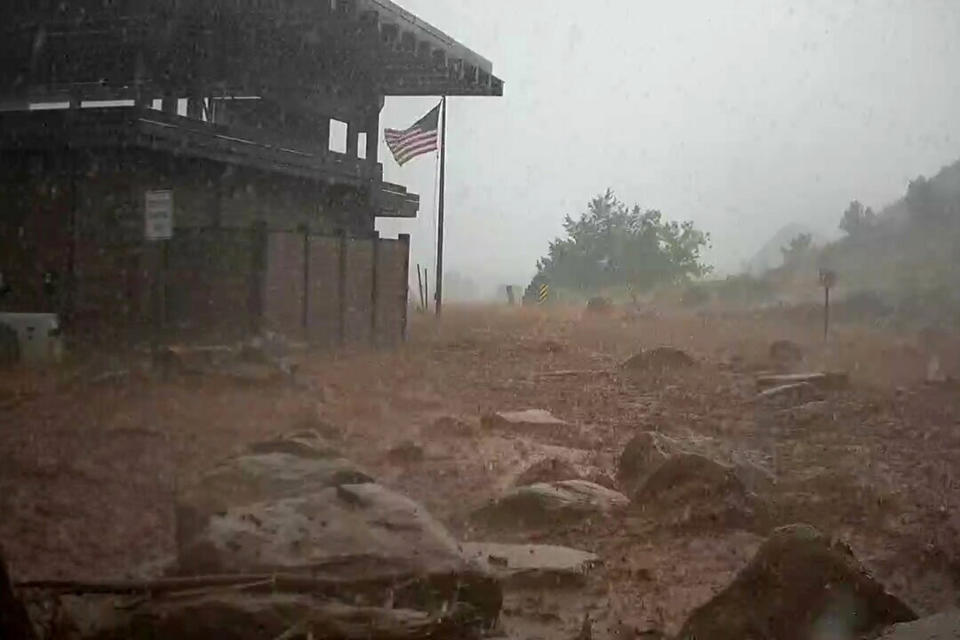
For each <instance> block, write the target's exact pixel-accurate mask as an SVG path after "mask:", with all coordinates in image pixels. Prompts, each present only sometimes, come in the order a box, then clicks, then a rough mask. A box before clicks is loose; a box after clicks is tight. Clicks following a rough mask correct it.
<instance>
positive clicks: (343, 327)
mask: <svg viewBox="0 0 960 640" xmlns="http://www.w3.org/2000/svg"><path fill="white" fill-rule="evenodd" d="M337 296H338V298H339V299H340V309H339V313H340V323H339V329H338V331H339V337H340V344H346V342H347V232H346V230H343V229H341V230H340V273H339V274H337Z"/></svg>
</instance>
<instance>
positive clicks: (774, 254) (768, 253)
mask: <svg viewBox="0 0 960 640" xmlns="http://www.w3.org/2000/svg"><path fill="white" fill-rule="evenodd" d="M805 233H809V234H810V235H811V236H813V244H814V245H816V246H820V247H822V246H824V245H826V244H827V239H826V238H825V237H824V236H823V235H821V234H819V233H817V232H816V231H814V230H813V229H811V228H810V227H808V226H806V225H803V224H800V223H798V222H791V223H790V224H788V225H786V226H785V227H783V228H782V229H780V230H779V231H777V232H776V233H775V234H774V235H773V237H772V238H770V239H769V240H767V242H766V243H764V245H763V247H761V248H760V250H759V251H757V253H756V254H755V255H754V256H753V257H752V258H750V260H748V261H747V263H746V265H745V269H744V270H745V271H746V272H747V273H749V274H751V275H761V274H763V273H765V272H767V271H769V270H771V269H776V268H777V267H779V266H780V265H782V264H783V252H782V251H781V249H782V248H783V247H785V246H787V245H789V244H790V241H791V240H793V239H794V238H796V237H797V236H799V235H802V234H805Z"/></svg>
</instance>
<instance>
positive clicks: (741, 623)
mask: <svg viewBox="0 0 960 640" xmlns="http://www.w3.org/2000/svg"><path fill="white" fill-rule="evenodd" d="M916 617H917V616H916V614H915V613H914V612H913V611H912V610H911V609H910V608H909V607H908V606H907V605H905V604H904V603H903V602H901V601H900V600H899V599H897V598H896V597H894V596H892V595H890V594H889V593H887V592H886V591H885V590H884V588H883V586H882V585H881V584H879V583H878V582H876V581H875V580H874V579H873V578H872V577H871V576H870V575H869V574H868V573H867V572H866V571H865V570H864V568H863V566H862V565H860V563H859V562H858V561H857V559H856V558H855V557H854V555H853V553H852V552H851V551H850V549H849V548H848V547H846V546H845V545H843V544H841V543H839V542H836V541H832V540H830V539H829V538H828V537H826V536H824V535H823V534H821V533H820V532H819V531H817V530H816V529H815V528H813V527H811V526H809V525H802V524H801V525H790V526H787V527H782V528H780V529H777V530H776V531H774V533H773V534H772V535H771V536H770V538H769V539H768V540H767V541H766V542H765V543H764V544H763V545H762V546H761V547H760V549H759V551H757V554H756V556H754V558H753V560H751V561H750V564H748V565H747V566H746V567H745V568H744V569H743V570H742V571H741V572H740V573H739V574H738V575H737V577H736V578H735V579H734V581H733V582H732V583H731V584H730V585H729V586H727V588H726V589H724V590H723V591H721V592H720V593H719V594H717V595H716V596H714V597H713V599H711V600H710V601H709V602H707V603H706V604H704V605H703V606H701V607H699V608H698V609H696V610H695V611H694V612H693V614H692V615H691V616H690V618H689V619H688V620H687V621H686V623H684V625H683V628H682V629H681V631H680V633H679V634H678V635H677V638H678V640H743V639H744V638H763V639H764V640H810V639H811V638H856V637H860V634H865V633H869V632H872V631H875V630H877V629H879V628H882V627H884V626H887V625H890V624H894V623H897V622H907V621H910V620H915V619H916Z"/></svg>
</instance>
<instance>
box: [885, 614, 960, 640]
mask: <svg viewBox="0 0 960 640" xmlns="http://www.w3.org/2000/svg"><path fill="white" fill-rule="evenodd" d="M880 640H960V610H957V611H946V612H944V613H938V614H936V615H933V616H929V617H926V618H921V619H920V620H917V621H915V622H902V623H900V624H896V625H893V626H892V627H890V628H889V629H887V630H886V631H885V632H884V633H883V635H881V636H880Z"/></svg>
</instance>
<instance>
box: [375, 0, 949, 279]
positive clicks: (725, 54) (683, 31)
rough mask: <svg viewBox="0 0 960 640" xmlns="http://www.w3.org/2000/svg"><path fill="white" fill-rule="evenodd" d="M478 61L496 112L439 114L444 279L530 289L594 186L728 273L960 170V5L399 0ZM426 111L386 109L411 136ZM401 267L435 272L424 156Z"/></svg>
mask: <svg viewBox="0 0 960 640" xmlns="http://www.w3.org/2000/svg"><path fill="white" fill-rule="evenodd" d="M400 3H401V4H402V5H403V6H404V7H405V8H407V9H409V10H411V11H413V12H414V13H416V14H417V15H419V16H421V17H422V18H424V19H426V20H428V21H430V22H431V23H433V24H434V25H435V26H437V27H439V28H441V29H443V30H444V31H446V32H447V33H448V34H450V35H451V36H453V37H455V38H457V39H458V40H459V41H461V42H462V43H464V44H466V45H467V46H469V47H471V48H473V49H474V50H475V51H477V52H478V53H480V54H482V55H484V56H485V57H487V58H489V59H490V60H492V61H493V63H494V71H495V73H496V75H498V76H499V77H501V78H503V79H504V80H505V81H506V88H505V95H504V97H503V98H455V99H452V100H451V103H450V121H449V146H448V165H447V166H448V180H447V216H448V226H447V252H446V256H447V258H446V261H447V265H448V270H457V271H460V272H463V273H466V274H472V275H474V277H475V278H476V279H477V280H478V282H479V283H480V284H481V285H482V286H483V287H485V288H492V287H493V285H494V284H496V283H498V282H506V281H513V282H517V283H525V282H526V281H527V280H528V279H529V277H530V276H531V275H532V274H533V272H534V268H535V267H534V265H535V261H536V259H537V257H538V256H540V255H542V253H543V252H544V250H545V248H546V245H547V242H548V241H549V240H550V239H551V238H553V237H554V236H555V235H557V234H558V233H559V232H560V231H561V221H562V219H563V216H564V214H567V213H571V214H574V213H578V212H579V211H580V210H581V209H582V207H583V205H584V204H585V203H586V201H587V200H588V198H590V197H591V196H592V195H594V194H596V193H597V192H599V191H602V190H603V189H605V188H606V187H608V186H609V187H612V188H614V189H615V190H616V191H617V193H618V195H619V196H620V197H621V198H622V199H623V200H625V201H628V202H634V201H636V202H639V203H641V204H642V205H643V206H645V207H652V208H659V209H661V210H662V211H663V212H664V213H665V214H666V215H667V216H669V217H672V218H684V219H686V218H690V219H693V220H695V221H696V223H697V224H698V225H699V226H701V227H702V228H704V229H705V230H707V231H709V232H710V233H711V234H712V235H713V248H712V249H711V251H710V252H709V253H708V255H707V259H708V260H709V261H710V262H711V263H712V264H714V265H716V266H717V268H718V269H720V270H722V271H733V270H737V269H738V267H739V265H740V264H741V261H743V260H745V259H748V258H749V257H750V256H751V255H752V254H753V253H754V252H755V251H756V250H757V249H758V248H759V246H760V245H761V244H762V243H763V242H764V241H766V240H767V239H768V238H769V237H770V236H771V235H772V234H773V233H774V232H775V231H777V230H778V229H779V228H780V227H781V226H783V225H784V224H786V223H788V222H793V221H798V222H804V223H806V224H808V225H810V226H811V227H813V228H815V229H818V230H820V231H822V232H823V233H825V234H833V233H834V230H835V228H836V224H837V221H838V220H839V217H840V214H841V213H842V211H843V209H844V208H845V206H846V204H847V203H848V202H849V201H850V200H851V199H854V198H857V199H859V200H861V201H863V202H865V203H868V204H871V205H873V206H874V207H878V208H879V206H881V205H883V204H885V203H887V202H889V201H891V200H893V199H895V198H897V197H899V196H900V195H902V193H903V191H904V187H905V185H906V182H907V180H908V179H909V178H911V177H914V176H915V175H917V174H919V173H925V174H930V173H933V172H935V171H936V170H937V169H938V168H939V167H940V166H941V165H943V164H945V163H947V162H950V161H953V160H955V159H957V158H958V157H960V2H956V1H955V0H944V1H933V0H903V1H893V0H876V1H862V2H854V1H849V0H848V1H844V2H833V1H824V2H812V1H807V2H787V1H780V2H777V1H774V0H736V1H734V0H726V1H722V2H721V1H717V0H699V1H693V0H690V1H686V2H671V3H668V2H663V1H656V2H654V1H651V0H605V1H604V0H593V1H591V2H583V1H578V2H571V1H567V0H555V1H552V2H547V1H546V0H482V1H481V0H400ZM435 102H436V100H433V99H388V101H387V106H386V108H385V110H384V114H383V121H382V122H383V125H384V126H389V127H406V126H409V125H410V124H412V123H413V121H414V120H416V119H417V118H419V117H420V116H421V115H423V114H424V113H425V112H426V111H427V110H428V109H429V108H430V107H431V106H432V105H433V104H435ZM381 159H382V161H383V163H384V172H385V174H386V179H388V180H392V181H394V182H398V183H401V184H404V185H406V186H407V187H408V188H409V189H410V190H412V191H414V192H417V193H419V194H421V197H422V201H421V202H422V208H421V215H420V218H419V219H418V220H417V221H416V222H403V223H396V222H394V221H381V224H380V225H379V226H380V228H381V230H382V231H383V232H384V233H386V234H390V235H393V234H395V233H396V232H397V231H398V230H404V231H408V232H410V233H412V235H413V244H414V249H413V255H412V257H411V260H412V261H413V262H420V263H423V264H427V263H430V265H431V272H432V271H433V268H432V262H433V249H434V240H433V228H434V171H435V162H434V160H433V159H432V158H429V157H424V158H419V159H417V160H415V161H414V162H412V163H411V164H410V165H407V167H404V168H402V169H401V168H399V167H397V165H396V164H395V163H394V162H393V159H392V158H391V157H390V156H389V152H388V151H387V150H386V147H385V146H384V145H382V146H381Z"/></svg>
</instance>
